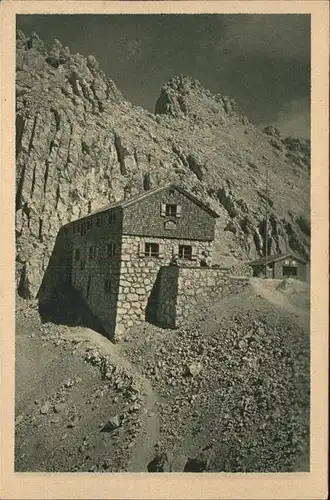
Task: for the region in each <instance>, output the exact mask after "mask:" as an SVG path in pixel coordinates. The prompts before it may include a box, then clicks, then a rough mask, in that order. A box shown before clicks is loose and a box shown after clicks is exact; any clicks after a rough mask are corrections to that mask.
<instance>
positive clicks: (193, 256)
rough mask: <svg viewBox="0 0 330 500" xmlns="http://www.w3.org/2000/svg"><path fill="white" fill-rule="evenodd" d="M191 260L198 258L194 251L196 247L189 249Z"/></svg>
mask: <svg viewBox="0 0 330 500" xmlns="http://www.w3.org/2000/svg"><path fill="white" fill-rule="evenodd" d="M191 260H198V254H197V253H196V248H194V247H192V249H191Z"/></svg>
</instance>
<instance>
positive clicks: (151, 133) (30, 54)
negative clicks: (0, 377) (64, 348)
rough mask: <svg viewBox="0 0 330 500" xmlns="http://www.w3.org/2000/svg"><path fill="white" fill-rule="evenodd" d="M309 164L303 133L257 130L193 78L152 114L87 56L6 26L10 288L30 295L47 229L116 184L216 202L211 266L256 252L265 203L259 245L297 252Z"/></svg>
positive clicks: (84, 209) (166, 94)
mask: <svg viewBox="0 0 330 500" xmlns="http://www.w3.org/2000/svg"><path fill="white" fill-rule="evenodd" d="M270 132H271V133H270ZM309 160H310V152H309V141H305V142H304V141H299V140H296V139H294V138H286V139H283V138H282V137H281V136H280V135H279V134H278V133H277V132H276V131H275V130H273V129H271V128H269V130H268V131H266V132H262V131H260V130H258V129H257V128H256V127H254V126H253V125H252V124H251V123H250V122H249V120H248V119H247V118H245V117H243V116H240V115H239V114H238V112H237V110H236V104H235V101H234V100H233V99H232V98H229V97H226V96H222V95H221V94H216V95H212V93H211V92H210V91H208V90H207V89H204V88H203V86H202V85H201V84H200V82H198V81H197V80H194V79H192V78H190V77H186V76H183V75H179V76H175V77H173V78H171V80H170V81H169V82H167V83H166V84H165V85H164V86H163V88H162V89H161V93H160V97H159V99H158V102H157V105H156V115H155V114H153V113H150V112H148V111H146V110H144V109H142V108H141V107H139V106H134V105H132V104H131V103H129V102H128V101H127V100H125V99H124V97H123V96H122V94H121V93H120V91H119V90H118V89H117V87H116V85H115V83H114V82H113V81H112V80H110V79H109V78H108V77H107V75H106V74H105V73H104V72H103V71H102V70H101V68H100V65H99V63H98V61H97V60H96V58H95V57H94V56H93V55H88V56H87V57H85V56H83V55H81V54H72V53H71V51H70V49H69V48H68V47H65V46H63V44H61V42H60V41H58V40H55V41H54V43H53V46H52V47H51V48H50V49H49V50H48V49H47V48H46V47H45V46H44V43H43V42H42V40H41V39H40V38H39V37H38V35H36V34H33V35H32V36H31V37H26V36H25V35H24V34H23V33H22V32H18V33H17V51H16V186H17V190H16V191H17V192H16V242H17V265H16V277H17V287H18V290H19V293H20V294H21V295H22V296H24V297H35V296H36V294H37V293H38V290H39V288H40V285H41V283H42V280H43V278H44V276H45V275H46V274H47V268H48V264H49V259H50V257H51V255H52V252H53V248H54V243H55V240H56V237H57V234H58V231H59V229H60V228H61V227H62V226H63V225H64V224H66V223H67V222H69V221H72V220H76V219H78V218H79V217H82V216H85V215H87V213H88V210H95V209H98V208H100V207H102V206H104V205H107V204H108V203H109V201H110V202H111V201H117V200H119V199H121V198H123V196H124V189H125V187H126V186H130V190H131V194H132V195H134V194H136V193H139V192H142V191H144V190H147V189H150V188H153V187H155V186H161V185H162V184H165V183H167V182H169V181H173V182H177V183H179V184H182V185H183V186H184V187H185V188H186V189H187V190H188V191H190V192H191V193H192V194H194V195H195V196H197V197H198V198H200V199H201V200H202V201H203V202H204V203H206V204H207V205H209V206H210V207H211V208H213V209H214V210H216V211H217V212H218V213H219V215H220V217H219V220H218V226H217V231H216V234H217V238H216V242H215V247H216V251H215V255H217V256H218V257H217V262H218V263H222V262H223V263H226V262H227V261H230V262H231V261H232V260H236V261H237V260H248V259H252V258H255V257H257V256H261V255H262V253H263V251H264V241H265V220H264V219H265V207H266V204H268V208H269V217H270V222H271V223H270V224H269V227H268V232H269V234H268V238H269V246H268V248H269V249H270V250H271V252H275V253H278V252H279V251H287V250H289V249H292V250H294V251H295V252H297V253H298V254H300V255H302V256H308V254H309V240H310V223H309V201H308V200H309V175H310V172H309ZM267 171H268V173H269V189H268V197H267V198H266V191H265V186H266V174H267Z"/></svg>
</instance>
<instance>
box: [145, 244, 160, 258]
mask: <svg viewBox="0 0 330 500" xmlns="http://www.w3.org/2000/svg"><path fill="white" fill-rule="evenodd" d="M144 256H145V257H159V244H158V243H146V244H145V246H144Z"/></svg>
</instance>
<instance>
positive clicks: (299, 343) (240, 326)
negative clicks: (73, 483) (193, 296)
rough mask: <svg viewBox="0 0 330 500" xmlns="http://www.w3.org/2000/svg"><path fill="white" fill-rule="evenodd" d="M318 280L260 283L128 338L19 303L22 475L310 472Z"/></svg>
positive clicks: (19, 454) (17, 457) (18, 392)
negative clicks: (311, 308)
mask: <svg viewBox="0 0 330 500" xmlns="http://www.w3.org/2000/svg"><path fill="white" fill-rule="evenodd" d="M307 303H308V289H307V286H305V285H302V284H300V283H297V282H295V281H294V280H289V281H286V282H284V283H283V282H276V280H269V281H267V282H265V281H261V280H251V286H250V287H249V289H248V290H246V291H244V292H242V293H241V294H238V295H236V296H232V297H228V298H226V299H223V300H221V301H219V302H217V301H216V302H214V303H213V304H209V303H203V301H201V302H200V304H199V306H198V307H197V308H196V309H195V311H194V315H193V316H192V317H191V318H190V319H189V321H187V323H186V324H185V325H183V326H182V327H180V328H179V329H177V330H163V329H160V328H158V327H156V326H153V325H150V324H145V325H144V326H142V327H139V328H136V329H134V330H132V331H131V332H128V334H127V338H126V339H125V340H126V341H125V342H123V343H122V344H116V345H113V344H111V343H110V342H109V341H108V340H107V339H106V338H104V337H102V336H101V335H100V334H98V333H95V332H93V331H92V330H89V329H86V328H82V327H75V328H74V327H65V326H63V325H54V324H52V323H46V324H43V325H42V324H41V322H40V319H39V317H38V314H37V310H36V309H35V308H34V307H32V305H31V304H28V303H27V302H24V301H20V300H18V302H17V327H16V339H17V342H16V344H17V347H16V349H17V351H16V353H17V354H16V360H17V362H16V366H17V369H16V374H17V376H16V453H15V469H16V470H17V471H33V470H40V471H64V470H68V471H91V472H92V471H97V472H113V471H146V470H148V469H149V470H155V471H157V470H164V471H169V470H172V471H176V472H182V471H184V470H185V471H187V472H188V471H211V472H218V471H226V472H243V471H244V472H284V471H308V470H309V326H308V325H309V321H308V310H307V309H306V304H307Z"/></svg>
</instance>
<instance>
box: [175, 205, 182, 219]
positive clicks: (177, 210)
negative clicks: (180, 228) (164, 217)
mask: <svg viewBox="0 0 330 500" xmlns="http://www.w3.org/2000/svg"><path fill="white" fill-rule="evenodd" d="M176 216H177V217H178V218H180V217H181V205H177V206H176Z"/></svg>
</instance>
